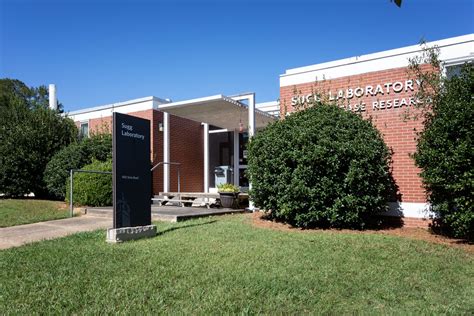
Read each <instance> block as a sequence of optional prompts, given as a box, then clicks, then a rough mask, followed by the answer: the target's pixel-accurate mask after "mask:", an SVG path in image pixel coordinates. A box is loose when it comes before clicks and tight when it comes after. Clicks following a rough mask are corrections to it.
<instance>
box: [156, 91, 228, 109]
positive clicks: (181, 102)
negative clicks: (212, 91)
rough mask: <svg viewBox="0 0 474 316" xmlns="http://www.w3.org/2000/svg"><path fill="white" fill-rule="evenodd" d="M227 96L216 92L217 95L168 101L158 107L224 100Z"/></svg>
mask: <svg viewBox="0 0 474 316" xmlns="http://www.w3.org/2000/svg"><path fill="white" fill-rule="evenodd" d="M224 98H225V97H224V96H223V95H222V94H216V95H211V96H208V97H202V98H195V99H189V100H183V101H176V102H168V103H164V104H160V105H159V106H158V109H165V108H169V107H180V106H185V105H189V104H192V103H202V102H209V101H215V100H222V99H224Z"/></svg>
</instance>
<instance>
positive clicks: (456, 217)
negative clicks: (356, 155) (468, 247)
mask: <svg viewBox="0 0 474 316" xmlns="http://www.w3.org/2000/svg"><path fill="white" fill-rule="evenodd" d="M473 91H474V66H473V65H472V64H467V65H465V66H464V67H463V71H462V72H461V75H460V76H459V77H457V76H455V77H453V78H452V79H446V80H444V82H443V87H442V89H441V90H440V92H439V93H438V94H437V95H435V96H434V97H433V102H432V106H431V111H429V112H428V113H427V115H426V123H425V129H424V131H423V132H422V134H421V137H420V139H419V142H418V146H417V152H416V154H415V161H416V163H417V165H418V166H419V167H421V168H422V170H423V171H422V172H421V176H422V178H423V183H424V186H425V188H426V190H427V192H428V199H429V202H430V203H431V204H432V210H433V212H434V213H435V214H436V215H437V216H438V223H439V224H441V225H442V226H443V227H444V228H448V232H450V233H452V234H453V235H454V236H456V237H462V238H468V239H471V240H472V239H474V167H473V163H474V143H473V138H474V127H473V126H474V125H473V122H474V100H473Z"/></svg>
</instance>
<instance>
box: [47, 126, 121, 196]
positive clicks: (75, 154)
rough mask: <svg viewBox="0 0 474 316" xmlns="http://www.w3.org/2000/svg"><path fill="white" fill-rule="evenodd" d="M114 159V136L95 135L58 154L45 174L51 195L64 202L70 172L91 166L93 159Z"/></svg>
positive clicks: (49, 164)
mask: <svg viewBox="0 0 474 316" xmlns="http://www.w3.org/2000/svg"><path fill="white" fill-rule="evenodd" d="M111 158H112V135H111V134H94V135H91V137H90V138H85V139H83V140H82V141H81V142H80V143H73V144H71V145H69V146H68V147H65V148H63V149H62V150H60V151H59V152H58V153H56V154H55V155H54V156H53V158H52V159H51V160H50V162H49V163H48V164H47V166H46V169H45V172H44V181H45V183H46V185H47V188H48V191H49V192H50V194H51V195H52V196H53V197H55V198H57V199H60V200H64V198H65V194H66V187H65V184H66V180H67V178H68V177H69V170H71V169H80V168H82V167H83V166H85V165H87V164H90V163H91V162H92V160H93V159H97V160H99V161H107V159H111Z"/></svg>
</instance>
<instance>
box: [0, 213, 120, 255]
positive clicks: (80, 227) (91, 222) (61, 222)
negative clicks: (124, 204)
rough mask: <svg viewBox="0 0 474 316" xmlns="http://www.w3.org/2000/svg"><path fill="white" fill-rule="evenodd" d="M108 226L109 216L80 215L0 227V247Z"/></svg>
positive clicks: (110, 223)
mask: <svg viewBox="0 0 474 316" xmlns="http://www.w3.org/2000/svg"><path fill="white" fill-rule="evenodd" d="M108 227H112V221H111V219H110V218H106V217H95V216H80V217H74V218H66V219H58V220H54V221H48V222H41V223H34V224H26V225H18V226H12V227H5V228H0V249H7V248H12V247H18V246H21V245H24V244H28V243H31V242H35V241H40V240H44V239H54V238H59V237H64V236H67V235H71V234H75V233H78V232H84V231H91V230H96V229H102V228H108ZM104 239H105V235H104Z"/></svg>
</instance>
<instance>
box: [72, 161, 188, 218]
mask: <svg viewBox="0 0 474 316" xmlns="http://www.w3.org/2000/svg"><path fill="white" fill-rule="evenodd" d="M161 165H176V166H178V194H179V193H181V171H180V166H181V163H179V162H164V161H161V162H159V163H157V164H156V165H154V166H153V168H151V170H150V172H153V170H155V169H156V168H157V167H158V166H161ZM74 172H84V173H97V174H112V172H111V171H98V170H82V169H71V170H69V177H70V182H69V183H70V192H69V211H70V215H71V217H74V204H73V198H74V193H73V192H74ZM179 198H180V197H179Z"/></svg>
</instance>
